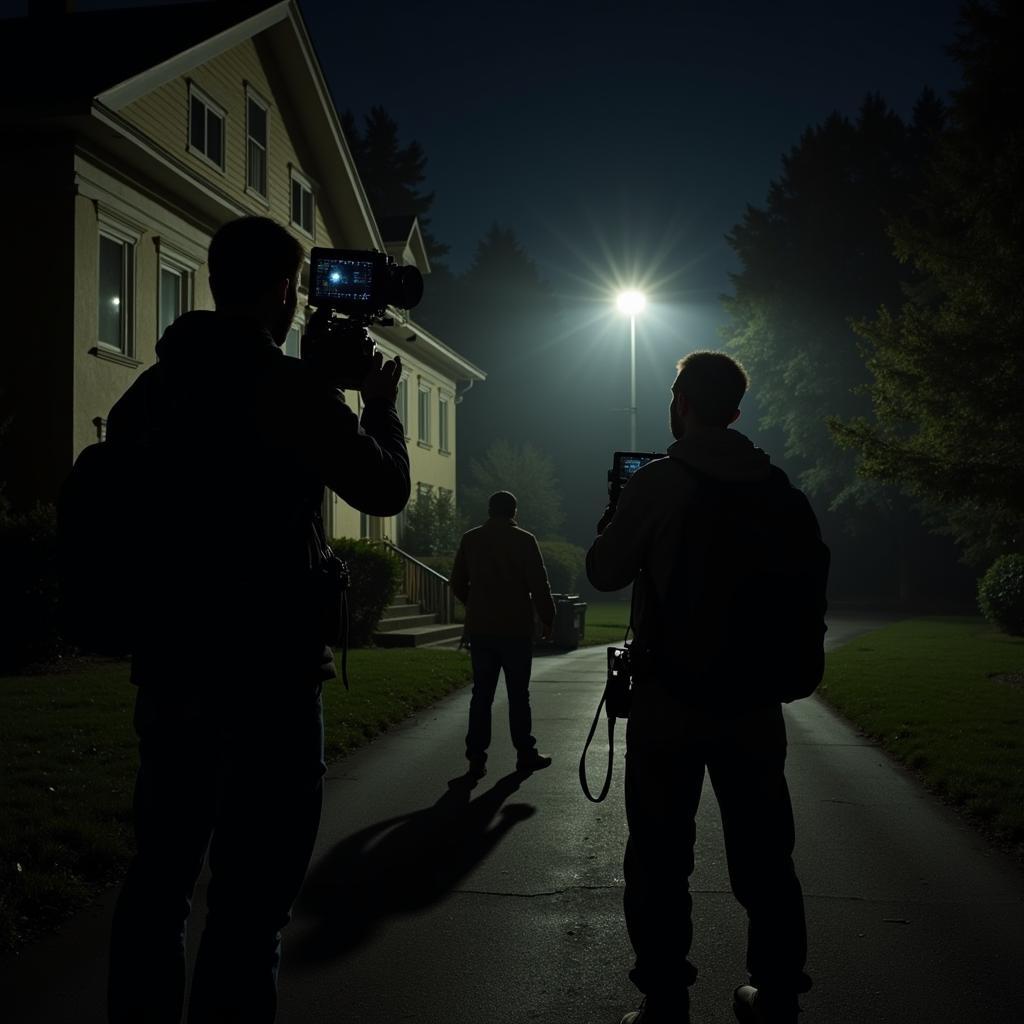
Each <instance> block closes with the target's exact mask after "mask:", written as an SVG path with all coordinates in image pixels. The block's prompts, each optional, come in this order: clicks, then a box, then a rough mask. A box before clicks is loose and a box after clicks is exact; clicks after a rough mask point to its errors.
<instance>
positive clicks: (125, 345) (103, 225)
mask: <svg viewBox="0 0 1024 1024" xmlns="http://www.w3.org/2000/svg"><path fill="white" fill-rule="evenodd" d="M104 238H106V239H107V241H110V242H116V243H117V244H118V245H120V246H122V252H123V253H125V254H126V255H125V256H122V262H121V297H120V304H121V305H122V307H124V306H127V309H124V308H122V310H121V332H120V333H121V338H120V343H119V344H117V345H112V344H111V343H110V342H109V341H104V340H103V339H102V338H101V337H100V304H101V302H102V296H101V295H100V273H101V269H100V268H101V264H102V259H103V255H102V253H103V239H104ZM139 238H140V236H139V235H138V234H137V233H136V232H134V231H131V230H130V229H129V228H127V227H125V226H123V225H121V224H119V223H117V222H116V221H114V220H112V219H110V218H109V217H105V216H103V217H101V218H100V220H99V222H98V224H97V232H96V347H97V349H98V350H99V351H100V352H104V353H111V354H115V355H117V356H121V357H123V358H125V359H134V358H135V334H136V331H135V326H136V317H135V314H136V308H135V307H136V300H135V284H136V280H137V278H138V251H139Z"/></svg>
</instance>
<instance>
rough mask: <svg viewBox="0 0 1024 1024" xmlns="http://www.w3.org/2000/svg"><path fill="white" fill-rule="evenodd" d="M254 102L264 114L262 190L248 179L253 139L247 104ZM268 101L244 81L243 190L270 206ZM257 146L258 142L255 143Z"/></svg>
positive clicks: (269, 108)
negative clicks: (265, 134)
mask: <svg viewBox="0 0 1024 1024" xmlns="http://www.w3.org/2000/svg"><path fill="white" fill-rule="evenodd" d="M250 103H254V104H255V105H256V106H258V107H260V108H262V110H263V113H264V115H265V116H266V131H267V138H266V142H265V143H264V144H263V191H262V192H261V191H260V190H259V189H258V188H256V187H255V186H253V185H252V184H251V183H250V181H249V172H250V170H251V164H250V151H249V144H250V141H255V140H253V138H252V135H251V133H250V131H249V113H250V110H249V104H250ZM270 110H271V107H270V103H269V101H267V100H265V99H264V98H263V97H262V96H261V95H260V93H258V92H257V91H256V90H255V89H254V88H253V87H252V86H251V85H250V84H249V83H248V82H246V83H245V192H246V195H249V196H252V197H253V198H254V199H256V200H258V201H259V202H260V203H262V204H263V205H264V206H268V207H269V206H270ZM255 144H256V145H257V146H258V145H260V143H259V142H256V143H255ZM290 204H291V196H289V205H290Z"/></svg>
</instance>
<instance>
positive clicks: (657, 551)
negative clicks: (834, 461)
mask: <svg viewBox="0 0 1024 1024" xmlns="http://www.w3.org/2000/svg"><path fill="white" fill-rule="evenodd" d="M679 462H682V463H684V464H685V465H687V466H690V467H691V468H693V469H695V470H696V471H697V472H698V473H702V474H704V475H706V476H710V477H713V478H715V479H717V480H722V481H725V482H729V483H759V482H762V481H767V480H768V479H769V477H770V476H771V473H772V465H771V459H769V457H768V455H767V454H765V452H763V451H762V450H761V449H760V448H758V447H756V446H755V445H754V443H753V442H752V441H751V440H750V439H749V438H748V437H746V435H744V434H741V433H740V432H739V431H738V430H732V429H726V430H720V431H717V430H716V431H705V432H701V433H698V434H694V435H692V436H688V437H684V438H683V439H682V440H679V441H676V442H675V443H674V444H673V445H672V446H671V447H670V448H669V449H668V457H667V458H663V459H655V460H654V461H652V462H649V463H647V464H646V465H645V466H642V467H641V468H640V469H638V470H637V471H636V473H634V474H633V476H632V477H631V478H630V480H629V482H628V483H627V484H626V486H625V487H623V489H622V493H621V494H620V496H619V501H618V505H617V506H616V509H615V514H614V515H613V517H612V519H611V522H610V523H609V524H608V526H607V527H606V528H605V531H604V533H602V534H601V535H600V536H599V537H598V538H597V539H596V540H595V541H594V543H593V544H592V545H591V547H590V550H589V551H588V552H587V579H589V580H590V582H591V584H592V585H593V586H594V587H595V588H596V589H597V590H603V591H610V590H621V589H622V588H623V587H627V586H629V585H630V584H631V583H633V582H634V581H636V580H638V578H639V583H640V585H639V586H638V587H637V591H638V593H637V594H636V600H635V604H634V622H633V625H634V629H635V633H636V635H637V637H638V638H643V637H644V636H645V628H644V609H645V607H650V601H651V598H652V596H654V597H656V599H659V600H661V601H664V600H665V598H666V595H667V593H668V588H669V583H670V580H671V576H672V570H673V566H674V565H675V561H676V554H677V552H678V549H679V545H680V542H681V540H682V538H683V531H684V530H685V529H686V516H687V511H688V509H689V508H690V507H691V506H692V504H693V502H694V499H695V496H696V493H697V488H698V486H699V485H698V483H697V481H696V480H695V479H694V477H693V476H692V475H691V474H689V473H686V472H683V471H682V470H681V469H680V467H679V465H677V463H679ZM648 588H650V589H651V590H653V592H654V593H653V595H652V594H650V593H649V591H648Z"/></svg>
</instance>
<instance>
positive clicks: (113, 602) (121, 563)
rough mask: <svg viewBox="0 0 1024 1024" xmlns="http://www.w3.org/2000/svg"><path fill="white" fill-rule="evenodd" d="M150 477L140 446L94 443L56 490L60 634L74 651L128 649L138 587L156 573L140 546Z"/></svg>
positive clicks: (148, 455)
mask: <svg viewBox="0 0 1024 1024" xmlns="http://www.w3.org/2000/svg"><path fill="white" fill-rule="evenodd" d="M155 475H156V474H155V472H154V466H153V454H152V451H151V450H150V446H149V445H148V444H146V443H145V442H130V443H129V442H124V441H100V442H96V443H95V444H91V445H89V446H88V447H87V448H85V449H83V450H82V452H81V453H80V454H79V456H78V458H77V459H75V463H74V466H73V467H72V470H71V473H70V474H69V475H68V477H67V479H66V480H65V481H64V484H63V486H62V488H61V491H60V495H59V498H58V501H57V556H58V572H59V584H60V604H59V609H60V631H61V635H62V636H63V637H64V638H65V639H66V640H68V641H69V642H71V643H73V644H74V645H75V646H76V647H78V648H79V649H80V650H82V651H85V652H90V653H95V654H105V655H114V656H120V655H125V654H128V653H130V652H131V649H132V642H133V639H134V637H135V634H136V629H137V625H138V616H139V614H140V611H141V609H142V608H143V607H144V605H145V602H144V600H143V594H144V587H145V586H147V585H150V584H151V583H152V573H153V572H154V571H155V570H156V565H155V564H153V560H152V559H150V558H149V557H148V552H147V541H146V537H147V535H148V536H151V535H152V523H151V521H147V520H148V519H149V517H150V516H151V512H152V508H153V507H154V505H155V503H156V502H157V501H158V499H157V496H156V494H155V486H154V484H155V480H154V477H155Z"/></svg>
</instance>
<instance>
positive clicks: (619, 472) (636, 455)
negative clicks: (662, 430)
mask: <svg viewBox="0 0 1024 1024" xmlns="http://www.w3.org/2000/svg"><path fill="white" fill-rule="evenodd" d="M660 458H661V456H660V455H659V454H657V453H656V452H616V453H615V461H614V463H613V465H614V467H615V469H614V470H613V473H614V476H615V479H616V480H617V481H618V483H619V485H620V486H621V485H622V484H625V482H626V481H627V480H628V479H629V478H630V477H631V476H632V475H633V474H634V473H635V472H636V471H637V470H638V469H639V468H640V467H641V466H646V465H647V463H648V462H653V461H654V460H655V459H660Z"/></svg>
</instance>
